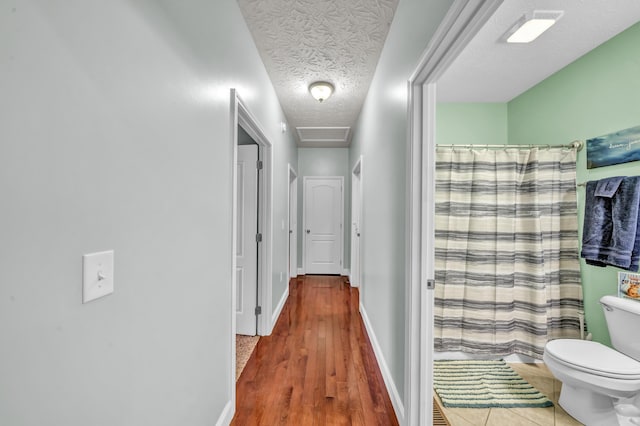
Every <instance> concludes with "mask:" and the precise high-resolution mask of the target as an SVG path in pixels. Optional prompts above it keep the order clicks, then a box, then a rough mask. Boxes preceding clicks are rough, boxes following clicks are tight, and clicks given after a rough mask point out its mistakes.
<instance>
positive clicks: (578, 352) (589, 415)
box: [543, 296, 640, 426]
mask: <svg viewBox="0 0 640 426" xmlns="http://www.w3.org/2000/svg"><path fill="white" fill-rule="evenodd" d="M600 302H601V304H602V305H603V308H604V310H605V318H606V320H607V327H608V328H609V333H610V335H611V342H612V344H613V347H614V348H615V349H612V348H609V347H608V346H605V345H603V344H600V343H597V342H591V341H587V340H577V339H557V340H552V341H550V342H548V343H547V344H546V346H545V351H544V355H543V360H544V362H545V364H546V365H547V367H548V368H549V370H550V371H551V373H553V375H554V376H555V377H556V378H557V379H558V380H560V381H561V382H562V390H561V392H560V399H559V403H560V406H562V408H564V410H565V411H566V412H567V413H569V414H570V415H571V416H572V417H574V418H575V419H576V420H579V421H580V422H582V423H584V424H585V425H588V426H590V425H594V426H595V425H625V426H626V425H629V426H631V425H634V426H640V361H638V359H639V358H640V344H639V343H636V342H637V341H638V340H640V339H637V338H636V337H635V336H633V334H631V335H630V334H629V330H637V328H636V327H637V326H640V303H639V302H636V301H632V300H625V299H619V298H615V297H613V296H604V297H603V298H602V299H600ZM630 321H631V322H630Z"/></svg>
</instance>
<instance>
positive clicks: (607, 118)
mask: <svg viewBox="0 0 640 426" xmlns="http://www.w3.org/2000/svg"><path fill="white" fill-rule="evenodd" d="M639 46H640V24H636V25H634V26H633V27H631V28H630V29H628V30H626V31H625V32H623V33H621V34H619V35H618V36H617V37H615V38H613V39H611V40H610V41H608V42H607V43H605V44H603V45H601V46H600V47H598V48H596V49H594V50H593V51H591V52H589V53H588V54H586V55H585V56H583V57H581V58H580V59H578V60H577V61H575V62H574V63H572V64H570V65H569V66H567V67H566V68H564V69H562V70H561V71H559V72H557V73H556V74H554V75H552V76H551V77H549V78H548V79H546V80H544V81H543V82H541V83H540V84H538V85H537V86H535V87H533V88H532V89H530V90H529V91H527V92H525V93H524V94H522V95H520V96H518V97H517V98H515V99H513V100H512V101H511V102H509V104H508V113H509V141H510V142H511V143H520V144H567V143H569V142H571V141H573V140H576V139H580V140H586V139H588V138H592V137H595V136H600V135H603V134H606V133H610V132H614V131H617V130H622V129H626V128H628V127H632V126H637V125H639V124H640V48H639ZM638 174H640V163H639V162H634V163H627V164H624V165H618V166H609V167H602V168H598V169H592V170H587V169H586V149H584V150H582V151H581V152H580V153H579V155H578V182H585V181H588V180H597V179H601V178H604V177H609V176H617V175H638ZM578 199H579V209H578V211H579V212H580V213H579V223H580V224H582V219H583V212H584V187H579V188H578ZM580 226H581V225H580ZM580 231H582V230H581V229H580ZM580 233H582V232H580ZM581 270H582V285H583V289H584V302H585V315H586V320H587V323H588V326H589V330H590V331H591V332H592V333H593V336H594V340H596V341H599V342H602V343H606V344H609V343H610V341H609V334H608V332H607V328H606V322H605V320H604V315H603V312H602V308H601V307H600V306H599V304H598V300H599V299H600V297H601V296H603V295H605V294H615V293H616V277H617V272H618V271H619V269H617V268H613V267H607V268H598V267H593V266H588V265H586V264H585V263H584V261H582V260H581Z"/></svg>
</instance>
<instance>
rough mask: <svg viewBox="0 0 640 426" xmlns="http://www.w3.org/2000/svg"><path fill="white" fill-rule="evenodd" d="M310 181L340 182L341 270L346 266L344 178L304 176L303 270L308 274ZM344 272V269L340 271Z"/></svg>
mask: <svg viewBox="0 0 640 426" xmlns="http://www.w3.org/2000/svg"><path fill="white" fill-rule="evenodd" d="M309 180H340V224H341V226H340V268H342V267H343V266H344V192H345V191H344V176H303V177H302V239H303V240H302V269H303V270H304V271H303V274H302V275H304V273H306V270H305V268H306V265H307V257H306V256H307V249H306V246H307V237H306V235H307V233H306V232H305V230H306V229H307V214H306V213H307V212H306V207H307V191H306V188H307V181H309ZM340 270H342V269H340Z"/></svg>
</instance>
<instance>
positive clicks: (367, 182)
mask: <svg viewBox="0 0 640 426" xmlns="http://www.w3.org/2000/svg"><path fill="white" fill-rule="evenodd" d="M450 4H451V2H449V1H445V0H428V1H427V0H401V1H400V3H399V5H398V9H397V10H396V14H395V18H394V20H393V23H392V24H391V29H390V32H389V37H388V38H387V41H386V43H385V46H384V49H383V51H382V55H381V57H380V62H379V63H378V67H377V69H376V73H375V75H374V78H373V82H372V83H371V87H370V89H369V93H368V95H367V99H366V101H365V103H364V107H363V110H362V113H361V114H360V118H359V121H358V125H357V126H356V129H355V132H354V137H353V141H352V144H351V149H350V154H349V166H350V167H353V165H354V164H355V163H356V161H357V159H358V157H359V156H360V155H361V154H362V155H363V173H362V176H363V186H364V188H363V200H364V205H363V224H362V244H363V250H362V276H363V279H362V287H363V290H362V292H361V294H363V300H362V303H363V305H364V307H365V310H366V312H368V314H369V318H370V320H371V323H372V327H373V331H374V333H375V336H376V338H377V340H378V342H379V343H380V347H381V350H382V353H383V356H384V359H385V362H386V363H387V365H388V367H389V370H390V372H391V376H392V378H393V381H394V383H395V385H396V388H397V390H398V393H399V395H400V397H401V398H404V396H403V395H404V360H405V354H404V348H405V341H404V338H405V337H404V336H405V333H404V325H405V324H404V323H405V286H406V277H405V240H406V238H405V232H406V231H405V217H406V208H405V204H406V191H407V150H408V135H407V126H408V124H407V123H408V117H407V80H408V79H409V77H410V76H411V73H412V72H413V71H414V69H415V68H416V66H417V64H418V60H419V58H420V55H421V54H422V52H423V51H424V49H425V48H426V46H427V43H428V42H429V40H430V39H431V37H432V35H433V33H434V32H435V30H436V28H437V26H438V24H439V23H440V21H441V20H442V17H443V16H444V14H445V13H446V11H447V9H448V8H449V6H450Z"/></svg>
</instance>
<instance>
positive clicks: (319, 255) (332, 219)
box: [303, 176, 344, 274]
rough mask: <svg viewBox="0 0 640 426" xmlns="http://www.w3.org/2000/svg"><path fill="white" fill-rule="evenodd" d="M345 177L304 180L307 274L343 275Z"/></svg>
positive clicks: (306, 177)
mask: <svg viewBox="0 0 640 426" xmlns="http://www.w3.org/2000/svg"><path fill="white" fill-rule="evenodd" d="M343 180H344V179H343V178H342V177H341V176H337V177H311V176H305V178H304V197H303V198H304V201H303V204H304V216H303V221H304V247H305V251H304V262H305V273H306V274H341V272H342V239H343V231H342V219H343V207H342V206H343V199H342V187H343Z"/></svg>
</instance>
